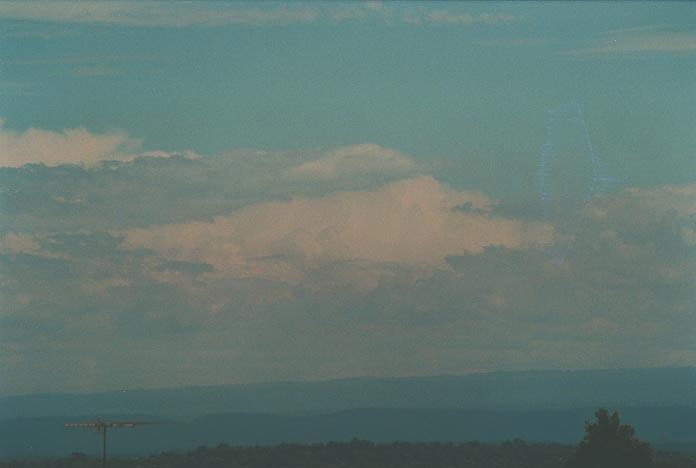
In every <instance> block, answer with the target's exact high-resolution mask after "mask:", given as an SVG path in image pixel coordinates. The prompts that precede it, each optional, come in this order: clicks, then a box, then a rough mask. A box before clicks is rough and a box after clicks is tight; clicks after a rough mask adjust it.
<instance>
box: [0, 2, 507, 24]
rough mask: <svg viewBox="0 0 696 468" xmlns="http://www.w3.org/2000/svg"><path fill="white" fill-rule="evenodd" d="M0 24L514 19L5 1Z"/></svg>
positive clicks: (418, 10) (445, 12)
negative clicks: (10, 20) (9, 21)
mask: <svg viewBox="0 0 696 468" xmlns="http://www.w3.org/2000/svg"><path fill="white" fill-rule="evenodd" d="M0 18H5V19H15V20H24V21H41V22H50V23H82V24H103V25H118V26H149V27H154V26H171V27H186V26H223V25H234V24H240V25H254V26H268V25H286V24H292V23H309V22H315V21H318V20H325V21H326V20H328V21H329V22H333V23H337V22H344V21H354V20H364V19H366V18H371V19H373V20H376V21H380V22H382V23H385V24H392V23H393V22H394V21H395V20H400V21H402V22H403V23H406V24H415V25H418V24H422V23H429V24H440V25H442V24H448V25H471V24H487V25H496V24H507V23H510V22H511V21H514V20H515V18H514V17H513V16H512V15H509V14H500V13H486V12H483V13H478V14H472V13H467V12H464V11H461V10H457V9H440V10H429V9H428V8H424V7H422V6H416V7H413V5H406V6H402V5H395V4H385V3H382V2H366V3H362V4H358V3H357V2H356V3H353V4H336V5H334V4H328V5H324V4H313V5H311V6H309V7H308V6H305V5H300V4H289V5H281V6H277V5H272V6H271V5H270V4H263V3H262V4H259V3H256V4H254V3H225V2H184V1H170V2H160V1H150V0H144V1H108V2H86V1H72V0H57V1H51V2H46V1H35V0H27V1H5V2H0Z"/></svg>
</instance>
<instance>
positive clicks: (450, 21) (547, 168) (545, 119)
mask: <svg viewBox="0 0 696 468" xmlns="http://www.w3.org/2000/svg"><path fill="white" fill-rule="evenodd" d="M694 76H696V6H694V5H693V4H690V3H688V2H664V3H657V2H647V3H632V2H615V3H599V2H574V3H562V2H553V3H535V2H516V3H493V2H487V3H474V2H465V3H454V2H445V3H437V2H427V3H418V2H404V3H389V2H385V3H380V2H365V3H361V2H357V1H355V2H349V3H340V2H327V3H318V2H311V3H301V2H288V3H272V2H262V3H237V2H235V3H227V2H221V1H219V2H191V3H189V2H157V1H152V2H151V1H139V2H128V1H126V2H120V1H119V2H117V1H114V2H102V1H90V2H88V1H85V2H75V1H50V2H49V1H46V2H35V1H23V2H14V1H3V2H0V166H1V167H0V343H1V346H2V350H3V351H2V353H0V375H1V376H2V378H0V395H12V394H26V393H37V392H54V391H76V392H86V391H102V390H114V389H132V388H158V387H171V386H182V385H208V384H231V383H246V382H262V381H281V380H316V379H332V378H346V377H356V376H382V377H385V376H389V377H391V376H415V375H442V374H466V373H470V372H486V371H507V370H522V369H598V368H643V367H662V366H693V365H696V339H695V336H696V335H695V333H696V301H694V299H696V298H695V297H694V295H695V293H694V291H696V263H695V262H694V260H695V257H694V253H696V160H695V158H696V131H694V127H695V126H696V80H694Z"/></svg>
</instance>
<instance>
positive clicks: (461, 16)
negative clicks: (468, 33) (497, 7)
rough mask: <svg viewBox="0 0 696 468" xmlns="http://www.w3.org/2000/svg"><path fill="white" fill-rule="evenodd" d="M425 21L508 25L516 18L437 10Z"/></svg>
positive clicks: (450, 23) (506, 15)
mask: <svg viewBox="0 0 696 468" xmlns="http://www.w3.org/2000/svg"><path fill="white" fill-rule="evenodd" d="M424 20H425V21H427V22H428V23H432V24H449V25H471V24H488V25H494V24H508V23H511V22H513V21H514V20H515V17H514V16H512V15H509V14H490V13H480V14H478V15H472V14H469V13H465V12H458V11H450V10H435V11H431V12H428V13H426V14H425V16H424Z"/></svg>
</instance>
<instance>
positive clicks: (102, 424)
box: [63, 418, 156, 468]
mask: <svg viewBox="0 0 696 468" xmlns="http://www.w3.org/2000/svg"><path fill="white" fill-rule="evenodd" d="M144 424H156V423H155V422H153V421H102V419H101V418H97V419H95V420H94V421H83V422H76V423H66V424H63V427H66V428H78V429H96V430H97V432H99V433H101V435H102V467H104V468H106V430H107V429H110V428H114V429H119V428H132V427H135V426H141V425H144Z"/></svg>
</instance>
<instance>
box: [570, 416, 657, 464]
mask: <svg viewBox="0 0 696 468" xmlns="http://www.w3.org/2000/svg"><path fill="white" fill-rule="evenodd" d="M595 417H596V418H597V421H596V422H595V423H592V424H591V423H589V422H585V437H584V439H583V440H582V441H581V442H580V446H579V447H578V450H577V452H576V453H575V458H574V460H572V461H571V463H570V464H569V466H571V467H573V468H651V467H652V466H653V452H652V449H651V448H650V445H648V444H647V443H646V442H641V441H640V440H638V439H637V438H636V436H635V430H634V429H633V427H631V426H629V425H627V424H621V422H620V421H619V413H617V412H616V411H614V413H612V414H609V412H608V411H607V410H606V409H604V408H602V409H599V410H598V411H597V412H596V413H595Z"/></svg>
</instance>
